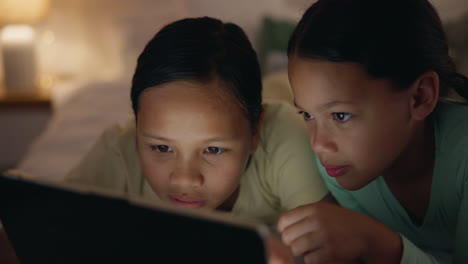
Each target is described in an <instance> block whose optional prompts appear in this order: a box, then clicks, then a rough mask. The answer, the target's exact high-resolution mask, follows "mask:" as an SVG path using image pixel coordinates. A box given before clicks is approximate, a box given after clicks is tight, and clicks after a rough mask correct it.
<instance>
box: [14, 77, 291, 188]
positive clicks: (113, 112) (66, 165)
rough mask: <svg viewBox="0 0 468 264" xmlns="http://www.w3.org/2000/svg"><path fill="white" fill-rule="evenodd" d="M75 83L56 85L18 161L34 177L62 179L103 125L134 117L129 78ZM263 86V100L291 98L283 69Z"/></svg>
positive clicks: (20, 167) (94, 139)
mask: <svg viewBox="0 0 468 264" xmlns="http://www.w3.org/2000/svg"><path fill="white" fill-rule="evenodd" d="M77 86H80V87H74V86H73V85H72V86H69V87H56V89H55V93H56V94H55V95H56V102H57V105H56V107H55V111H54V115H53V117H52V118H51V120H50V122H49V124H48V126H47V128H46V129H45V131H44V132H43V133H42V134H41V135H40V136H39V138H37V139H36V140H35V142H34V143H33V144H32V146H31V147H30V149H29V150H28V152H27V153H26V155H25V156H24V158H23V159H22V161H21V162H20V163H19V165H18V169H19V170H21V171H23V172H26V173H28V174H31V175H33V176H37V177H43V178H49V179H61V178H62V177H64V176H65V174H66V173H67V172H68V171H69V170H70V169H71V168H72V167H74V166H76V165H77V163H78V162H79V161H80V159H81V158H82V157H83V155H85V154H86V152H87V151H88V150H89V149H90V148H91V146H92V145H93V143H94V142H95V141H96V140H97V138H98V137H99V135H100V134H101V133H102V132H103V130H104V129H105V128H106V127H108V126H110V125H112V124H115V123H120V124H124V123H125V122H126V121H127V120H128V119H130V118H132V117H133V112H132V110H131V101H130V80H129V79H125V80H119V81H100V82H92V83H87V84H83V85H78V84H77ZM263 87H264V89H263V97H264V98H265V100H286V101H288V102H292V99H293V97H292V92H291V90H290V87H289V82H288V77H287V73H286V72H285V71H282V72H276V73H272V74H270V75H268V76H266V77H265V78H264V80H263ZM60 88H62V89H60ZM63 89H67V90H74V91H73V92H72V94H71V95H68V98H64V96H61V95H60V94H57V93H60V91H61V90H63ZM62 92H63V91H62Z"/></svg>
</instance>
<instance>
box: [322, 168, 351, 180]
mask: <svg viewBox="0 0 468 264" xmlns="http://www.w3.org/2000/svg"><path fill="white" fill-rule="evenodd" d="M324 167H325V170H326V171H327V174H328V175H329V176H331V177H334V178H336V177H340V176H342V175H343V174H345V173H346V172H347V171H348V169H349V166H338V167H336V166H324Z"/></svg>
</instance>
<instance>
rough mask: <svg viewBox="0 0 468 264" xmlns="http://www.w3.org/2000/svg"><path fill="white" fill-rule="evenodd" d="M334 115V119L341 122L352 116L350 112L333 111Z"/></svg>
mask: <svg viewBox="0 0 468 264" xmlns="http://www.w3.org/2000/svg"><path fill="white" fill-rule="evenodd" d="M332 115H333V119H335V120H336V121H339V122H346V121H348V120H349V119H350V118H351V117H352V115H351V114H350V113H333V114H332Z"/></svg>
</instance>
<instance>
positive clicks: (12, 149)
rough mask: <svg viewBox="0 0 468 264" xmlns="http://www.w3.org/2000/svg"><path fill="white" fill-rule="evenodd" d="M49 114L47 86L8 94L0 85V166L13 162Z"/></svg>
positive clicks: (44, 125) (3, 167)
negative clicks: (25, 92) (35, 90)
mask: <svg viewBox="0 0 468 264" xmlns="http://www.w3.org/2000/svg"><path fill="white" fill-rule="evenodd" d="M51 114H52V102H51V96H50V88H49V89H47V88H44V89H41V91H40V92H38V93H35V94H31V93H29V94H11V93H7V92H5V89H4V88H3V87H0V124H1V129H0V170H5V169H8V168H13V167H15V166H16V165H17V163H18V162H19V161H20V159H21V157H22V156H23V155H24V154H25V153H26V151H27V149H28V147H29V146H30V144H31V143H32V142H33V141H34V139H35V138H36V137H37V136H38V135H39V134H40V133H41V132H42V131H43V130H44V128H45V127H46V125H47V121H48V120H49V119H50V117H51Z"/></svg>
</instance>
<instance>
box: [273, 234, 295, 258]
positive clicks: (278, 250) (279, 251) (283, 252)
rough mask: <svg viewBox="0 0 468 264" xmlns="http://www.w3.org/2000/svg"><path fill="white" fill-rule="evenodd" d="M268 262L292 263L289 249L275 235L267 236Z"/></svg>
mask: <svg viewBox="0 0 468 264" xmlns="http://www.w3.org/2000/svg"><path fill="white" fill-rule="evenodd" d="M267 246H268V264H293V263H294V258H293V255H292V253H291V250H290V249H289V248H288V247H287V246H285V245H284V244H283V242H281V241H280V240H278V239H277V238H275V237H272V236H270V237H268V238H267Z"/></svg>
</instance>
